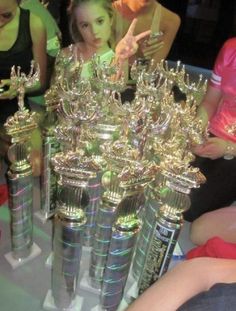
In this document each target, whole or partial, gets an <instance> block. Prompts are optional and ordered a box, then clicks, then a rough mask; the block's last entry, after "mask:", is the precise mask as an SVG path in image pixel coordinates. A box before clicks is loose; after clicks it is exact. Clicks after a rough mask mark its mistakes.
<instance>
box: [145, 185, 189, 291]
mask: <svg viewBox="0 0 236 311" xmlns="http://www.w3.org/2000/svg"><path fill="white" fill-rule="evenodd" d="M168 192H169V193H168V195H167V196H168V197H169V198H168V199H167V198H166V200H165V201H166V203H165V204H163V205H162V206H161V207H160V209H159V210H158V211H157V215H156V226H155V228H154V231H153V236H152V237H150V238H151V241H152V242H151V244H150V245H149V249H148V250H147V254H146V260H145V263H144V266H143V271H142V273H141V277H140V282H139V293H142V292H143V291H144V290H146V289H147V288H148V287H150V286H151V285H152V284H153V283H154V282H155V281H157V280H158V279H159V278H160V277H161V275H162V274H163V273H165V272H166V270H167V269H168V266H169V263H170V260H171V257H172V254H173V251H174V248H175V245H176V242H177V239H178V236H179V233H180V229H181V226H182V222H183V217H182V212H183V211H184V210H186V209H188V207H189V205H190V200H189V197H188V195H185V194H181V193H178V192H174V191H171V189H169V190H168ZM168 201H169V202H168Z"/></svg>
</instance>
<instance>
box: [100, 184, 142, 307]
mask: <svg viewBox="0 0 236 311" xmlns="http://www.w3.org/2000/svg"><path fill="white" fill-rule="evenodd" d="M141 192H142V190H141ZM139 207H140V193H137V194H132V195H130V196H129V195H128V196H124V199H123V200H122V201H121V202H120V203H119V205H118V207H117V216H116V221H115V223H114V225H113V226H112V236H111V242H110V247H109V252H108V256H107V262H106V267H105V272H104V276H103V284H102V291H101V306H102V308H103V309H104V310H109V311H115V310H117V308H118V306H119V304H120V302H121V300H122V297H123V291H124V288H125V284H126V281H127V278H128V274H129V269H130V264H131V260H132V255H133V250H134V246H135V242H136V238H137V234H138V232H139V229H140V221H139V219H138V218H137V211H138V209H139Z"/></svg>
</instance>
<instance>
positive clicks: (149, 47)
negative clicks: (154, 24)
mask: <svg viewBox="0 0 236 311" xmlns="http://www.w3.org/2000/svg"><path fill="white" fill-rule="evenodd" d="M162 35H163V33H162V32H160V33H157V34H151V35H150V38H149V39H146V40H145V41H144V42H143V44H141V46H140V50H141V51H142V53H143V56H144V57H145V58H146V59H151V58H152V56H153V54H155V53H156V52H157V51H159V50H160V49H162V47H163V46H164V42H163V41H162Z"/></svg>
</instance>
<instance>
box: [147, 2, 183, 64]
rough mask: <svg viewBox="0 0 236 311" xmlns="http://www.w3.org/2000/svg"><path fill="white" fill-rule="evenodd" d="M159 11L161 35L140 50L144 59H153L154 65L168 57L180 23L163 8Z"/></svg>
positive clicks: (176, 16) (172, 14) (178, 19)
mask: <svg viewBox="0 0 236 311" xmlns="http://www.w3.org/2000/svg"><path fill="white" fill-rule="evenodd" d="M161 10H162V11H161V21H160V31H161V32H162V33H163V35H161V36H160V37H159V39H158V40H156V39H152V40H151V39H150V41H149V45H147V47H144V48H142V52H143V55H144V57H145V58H150V59H154V61H155V62H156V63H159V62H160V61H161V60H162V59H166V57H167V56H168V54H169V51H170V49H171V47H172V44H173V41H174V39H175V37H176V34H177V32H178V30H179V27H180V23H181V21H180V17H179V16H178V15H177V14H175V13H173V12H171V11H170V10H168V9H166V8H164V7H162V8H161Z"/></svg>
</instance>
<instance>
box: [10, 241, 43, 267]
mask: <svg viewBox="0 0 236 311" xmlns="http://www.w3.org/2000/svg"><path fill="white" fill-rule="evenodd" d="M40 253H41V248H39V247H38V245H37V244H35V243H33V245H32V247H31V252H30V254H29V256H28V257H25V258H22V259H15V258H14V257H13V252H9V253H7V254H5V255H4V256H5V258H6V260H7V261H8V262H9V264H10V265H11V267H12V269H16V268H18V267H20V266H23V265H24V264H26V263H27V262H29V261H31V260H33V259H34V258H35V257H37V256H38V255H39V254H40Z"/></svg>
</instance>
